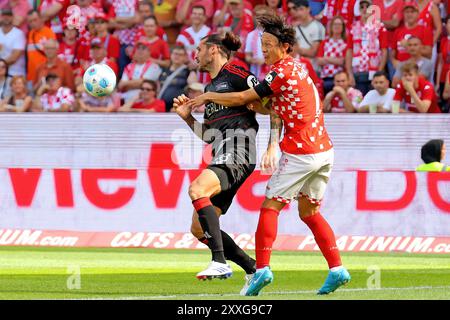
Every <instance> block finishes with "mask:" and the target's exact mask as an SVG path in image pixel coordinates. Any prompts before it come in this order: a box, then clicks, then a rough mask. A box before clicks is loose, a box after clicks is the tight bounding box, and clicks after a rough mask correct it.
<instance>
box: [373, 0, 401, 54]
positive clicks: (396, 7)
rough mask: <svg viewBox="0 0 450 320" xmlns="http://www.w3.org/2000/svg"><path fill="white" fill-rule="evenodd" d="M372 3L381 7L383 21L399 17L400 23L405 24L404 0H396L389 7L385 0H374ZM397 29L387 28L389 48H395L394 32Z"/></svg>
mask: <svg viewBox="0 0 450 320" xmlns="http://www.w3.org/2000/svg"><path fill="white" fill-rule="evenodd" d="M372 3H373V5H374V6H378V7H379V8H381V10H380V14H381V21H390V20H392V19H394V18H397V19H398V20H399V21H400V25H402V24H403V23H402V20H403V5H404V1H403V0H395V1H394V2H393V3H391V4H390V5H389V6H388V7H386V6H385V3H384V0H373V1H372ZM396 29H398V28H396ZM396 29H394V30H387V41H388V46H389V48H395V41H394V34H395V30H396Z"/></svg>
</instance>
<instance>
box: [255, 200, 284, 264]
mask: <svg viewBox="0 0 450 320" xmlns="http://www.w3.org/2000/svg"><path fill="white" fill-rule="evenodd" d="M279 213H280V212H279V211H277V210H274V209H268V208H261V213H260V215H259V222H258V228H257V229H256V250H255V253H256V268H257V269H261V268H264V267H267V266H269V265H270V256H271V254H272V245H273V243H274V241H275V239H276V238H277V231H278V215H279Z"/></svg>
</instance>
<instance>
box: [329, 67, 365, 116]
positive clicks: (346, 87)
mask: <svg viewBox="0 0 450 320" xmlns="http://www.w3.org/2000/svg"><path fill="white" fill-rule="evenodd" d="M362 99H363V96H362V93H361V91H359V90H357V89H355V88H352V87H351V85H350V77H349V75H348V74H347V72H345V71H340V72H338V73H337V74H336V75H335V76H334V88H333V90H331V91H330V92H329V93H328V94H327V95H326V96H325V100H324V102H323V108H324V112H338V113H342V112H349V113H352V112H356V111H357V110H358V108H359V105H360V103H361V101H362Z"/></svg>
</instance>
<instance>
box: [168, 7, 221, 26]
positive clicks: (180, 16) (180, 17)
mask: <svg viewBox="0 0 450 320" xmlns="http://www.w3.org/2000/svg"><path fill="white" fill-rule="evenodd" d="M214 2H215V1H213V0H179V1H178V4H177V13H176V15H175V20H176V21H177V22H178V23H179V24H180V25H182V26H185V27H188V26H191V25H192V24H193V21H192V14H193V11H194V8H195V7H203V8H204V15H205V21H204V23H208V24H209V23H211V21H212V17H213V15H214ZM181 31H183V30H181Z"/></svg>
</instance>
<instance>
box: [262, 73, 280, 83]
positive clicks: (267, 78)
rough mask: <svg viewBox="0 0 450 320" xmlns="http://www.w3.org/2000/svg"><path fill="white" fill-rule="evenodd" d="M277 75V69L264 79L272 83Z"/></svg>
mask: <svg viewBox="0 0 450 320" xmlns="http://www.w3.org/2000/svg"><path fill="white" fill-rule="evenodd" d="M276 76H277V73H276V72H275V71H272V72H269V73H268V74H267V75H266V77H265V78H264V80H266V82H267V83H268V84H271V83H272V81H273V79H275V77H276Z"/></svg>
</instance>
